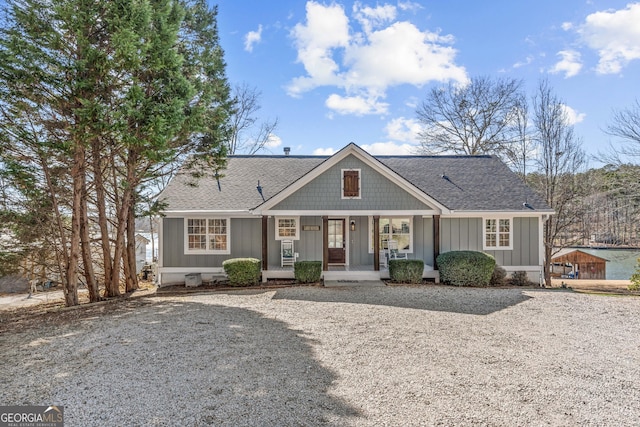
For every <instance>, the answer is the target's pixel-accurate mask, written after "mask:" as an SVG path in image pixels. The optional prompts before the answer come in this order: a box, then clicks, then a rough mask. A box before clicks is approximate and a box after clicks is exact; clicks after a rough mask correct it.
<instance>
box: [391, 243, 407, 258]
mask: <svg viewBox="0 0 640 427" xmlns="http://www.w3.org/2000/svg"><path fill="white" fill-rule="evenodd" d="M389 259H407V254H406V253H400V250H399V249H398V241H397V240H389Z"/></svg>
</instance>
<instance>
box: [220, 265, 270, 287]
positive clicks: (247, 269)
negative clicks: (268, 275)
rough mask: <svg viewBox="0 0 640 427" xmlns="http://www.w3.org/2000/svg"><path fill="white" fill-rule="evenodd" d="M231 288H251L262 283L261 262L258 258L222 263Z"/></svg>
mask: <svg viewBox="0 0 640 427" xmlns="http://www.w3.org/2000/svg"><path fill="white" fill-rule="evenodd" d="M222 268H224V272H225V273H227V277H228V278H229V284H230V285H231V286H251V285H257V284H258V283H260V271H261V268H260V260H259V259H256V258H233V259H228V260H226V261H224V262H223V263H222Z"/></svg>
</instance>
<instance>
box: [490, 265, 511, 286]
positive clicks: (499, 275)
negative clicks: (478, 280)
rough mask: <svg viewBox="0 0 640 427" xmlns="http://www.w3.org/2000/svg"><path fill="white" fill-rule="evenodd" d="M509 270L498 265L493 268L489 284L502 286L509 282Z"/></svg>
mask: <svg viewBox="0 0 640 427" xmlns="http://www.w3.org/2000/svg"><path fill="white" fill-rule="evenodd" d="M506 279H507V270H505V269H504V268H502V267H500V266H499V265H496V268H494V269H493V274H492V275H491V280H490V281H489V286H502V285H504V284H505V283H506V282H507V280H506Z"/></svg>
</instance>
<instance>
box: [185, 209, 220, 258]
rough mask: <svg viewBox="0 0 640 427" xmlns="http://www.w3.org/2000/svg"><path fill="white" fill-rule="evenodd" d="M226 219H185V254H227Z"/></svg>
mask: <svg viewBox="0 0 640 427" xmlns="http://www.w3.org/2000/svg"><path fill="white" fill-rule="evenodd" d="M229 231H230V227H229V219H228V218H187V219H186V220H185V233H184V234H185V246H184V248H185V253H190V254H229V253H230V252H231V251H230V248H229Z"/></svg>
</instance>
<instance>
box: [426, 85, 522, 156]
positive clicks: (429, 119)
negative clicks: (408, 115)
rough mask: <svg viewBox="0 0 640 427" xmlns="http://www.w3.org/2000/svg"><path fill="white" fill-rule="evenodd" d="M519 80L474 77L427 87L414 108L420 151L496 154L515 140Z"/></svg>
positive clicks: (516, 137)
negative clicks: (420, 129) (419, 131)
mask: <svg viewBox="0 0 640 427" xmlns="http://www.w3.org/2000/svg"><path fill="white" fill-rule="evenodd" d="M521 100H522V82H521V81H519V80H515V79H507V78H504V79H493V78H490V77H476V78H472V79H471V81H470V82H469V83H468V84H467V85H465V86H459V85H455V84H453V83H450V84H449V85H448V86H445V87H436V88H433V89H431V91H430V92H429V93H428V95H427V98H426V99H425V100H424V102H423V103H422V105H421V106H420V107H419V108H418V110H417V111H416V114H417V116H418V120H419V121H420V123H421V124H422V126H423V130H422V132H421V133H420V140H421V141H420V143H421V151H422V152H425V153H429V154H443V153H449V154H468V155H478V154H497V155H501V156H504V154H505V152H506V150H507V149H508V147H510V146H511V145H512V144H513V143H514V142H515V141H518V132H517V129H516V128H515V127H514V124H515V123H516V120H517V119H516V118H517V117H518V115H519V112H518V107H520V106H521Z"/></svg>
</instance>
